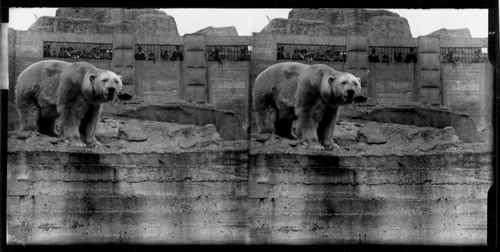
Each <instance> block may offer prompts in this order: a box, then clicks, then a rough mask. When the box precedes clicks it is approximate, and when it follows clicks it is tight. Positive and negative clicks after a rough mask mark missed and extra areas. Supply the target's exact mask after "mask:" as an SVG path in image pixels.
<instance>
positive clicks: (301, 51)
mask: <svg viewBox="0 0 500 252" xmlns="http://www.w3.org/2000/svg"><path fill="white" fill-rule="evenodd" d="M276 59H277V60H293V61H313V60H314V61H338V62H345V61H346V59H347V53H346V47H345V46H339V45H305V44H278V45H277V55H276Z"/></svg>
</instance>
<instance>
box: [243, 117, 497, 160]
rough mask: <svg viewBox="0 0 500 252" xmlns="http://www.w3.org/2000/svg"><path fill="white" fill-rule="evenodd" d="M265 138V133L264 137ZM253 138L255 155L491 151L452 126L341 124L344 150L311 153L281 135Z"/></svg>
mask: <svg viewBox="0 0 500 252" xmlns="http://www.w3.org/2000/svg"><path fill="white" fill-rule="evenodd" d="M263 135H264V134H263ZM263 135H260V134H252V135H251V150H250V151H251V152H252V153H254V152H255V153H260V152H264V153H275V152H279V153H297V154H298V153H309V154H320V153H321V154H331V155H376V156H383V155H414V154H415V155H416V154H423V153H437V152H453V153H455V152H468V151H491V148H492V146H491V144H487V143H464V142H462V141H460V139H459V137H458V136H457V135H456V133H455V131H454V129H453V128H452V127H445V128H443V129H438V128H433V127H417V126H413V125H401V124H394V123H376V122H368V123H366V124H363V123H359V122H353V121H340V122H339V123H338V124H337V126H336V127H335V131H334V135H333V137H334V141H335V143H336V144H338V145H339V146H340V148H336V149H333V150H331V151H326V150H311V149H308V148H307V146H306V144H304V143H303V142H300V141H297V140H290V139H286V138H282V137H279V136H277V135H270V134H265V136H263Z"/></svg>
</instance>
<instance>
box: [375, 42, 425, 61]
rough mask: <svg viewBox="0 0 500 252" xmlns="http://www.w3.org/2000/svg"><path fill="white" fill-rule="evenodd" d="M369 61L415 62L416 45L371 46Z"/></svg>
mask: <svg viewBox="0 0 500 252" xmlns="http://www.w3.org/2000/svg"><path fill="white" fill-rule="evenodd" d="M368 55H369V56H368V62H370V63H377V62H379V63H388V64H398V63H415V61H414V60H416V58H414V57H416V55H417V48H416V47H402V46H370V47H369V48H368Z"/></svg>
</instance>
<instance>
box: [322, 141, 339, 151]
mask: <svg viewBox="0 0 500 252" xmlns="http://www.w3.org/2000/svg"><path fill="white" fill-rule="evenodd" d="M323 146H325V150H333V149H340V146H339V145H338V144H336V143H334V142H333V140H330V141H325V142H324V143H323Z"/></svg>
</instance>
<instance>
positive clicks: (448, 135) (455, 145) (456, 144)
mask: <svg viewBox="0 0 500 252" xmlns="http://www.w3.org/2000/svg"><path fill="white" fill-rule="evenodd" d="M96 136H97V139H98V140H99V141H100V142H101V143H102V145H101V146H97V147H94V148H81V147H72V146H70V145H69V144H68V143H66V142H63V141H61V140H60V139H58V138H53V137H48V136H45V135H41V134H39V133H29V134H23V133H19V132H17V131H10V132H9V138H8V149H9V151H62V152H91V153H147V152H160V153H161V152H169V153H170V152H173V153H176V152H180V153H181V152H191V151H220V150H235V151H245V150H248V147H249V143H248V141H247V140H233V141H228V140H224V139H222V138H221V137H220V135H219V133H218V132H217V129H216V127H215V125H213V124H207V125H204V126H196V125H183V124H176V123H167V122H158V121H148V120H138V119H131V118H124V117H109V116H108V117H103V118H101V122H99V124H98V129H97V133H96ZM250 138H251V142H250V143H251V144H250V150H249V152H250V153H295V154H305V155H307V154H310V155H341V156H352V155H356V156H359V155H418V154H423V153H442V152H452V153H457V152H459V153H465V152H488V151H491V150H492V146H491V144H490V143H486V142H484V143H463V142H462V141H461V140H460V139H459V138H458V137H457V135H456V134H455V131H454V129H453V128H452V127H446V128H444V129H438V128H433V127H417V126H412V125H401V124H393V123H377V122H370V121H360V120H358V121H354V120H349V121H347V120H342V121H339V122H338V124H337V127H336V128H335V132H334V140H335V142H336V143H337V144H338V145H339V146H340V148H335V149H334V150H331V151H327V150H310V149H308V148H307V146H306V145H305V144H304V143H302V142H300V141H296V140H290V139H286V138H282V137H279V136H276V135H269V134H251V137H250Z"/></svg>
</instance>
